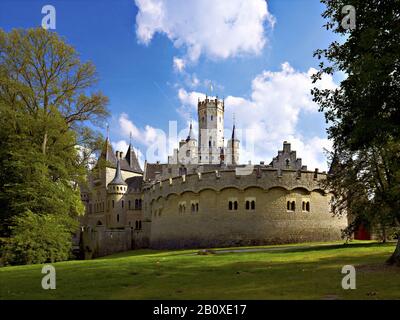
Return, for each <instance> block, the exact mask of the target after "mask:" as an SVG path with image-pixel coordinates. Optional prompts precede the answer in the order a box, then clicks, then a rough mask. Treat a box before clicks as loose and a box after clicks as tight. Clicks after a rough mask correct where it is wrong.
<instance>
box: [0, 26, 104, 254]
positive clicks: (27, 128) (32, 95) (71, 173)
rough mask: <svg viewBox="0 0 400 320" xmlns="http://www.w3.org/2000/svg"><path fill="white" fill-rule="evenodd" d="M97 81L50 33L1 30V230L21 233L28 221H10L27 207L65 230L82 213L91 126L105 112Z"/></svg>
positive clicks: (94, 142) (92, 143)
mask: <svg viewBox="0 0 400 320" xmlns="http://www.w3.org/2000/svg"><path fill="white" fill-rule="evenodd" d="M96 81H97V78H96V73H95V69H94V67H93V65H92V64H90V63H82V62H80V60H79V58H78V55H77V53H76V52H75V50H74V49H73V48H72V47H71V46H69V45H67V44H66V43H64V41H63V40H62V39H61V38H60V37H59V36H58V35H57V34H56V33H52V32H49V31H46V30H43V29H41V28H39V29H29V30H13V31H11V32H10V33H5V32H4V31H2V30H0V161H1V168H0V181H1V185H0V236H5V237H10V236H11V237H13V238H16V237H18V236H21V237H22V236H23V235H21V234H18V233H19V232H27V231H28V230H29V226H28V227H27V228H14V227H15V226H16V225H17V223H21V220H18V219H17V217H18V216H23V215H24V216H25V215H26V213H27V212H31V213H32V214H34V215H37V216H38V218H37V219H45V217H47V216H51V219H50V220H49V219H47V220H43V221H51V224H53V225H54V224H56V223H59V224H61V225H62V226H61V227H63V228H66V230H70V228H69V227H68V226H69V225H71V224H72V221H73V220H74V221H76V217H77V216H78V215H79V214H82V213H83V210H84V207H83V205H82V202H81V200H80V191H79V184H82V183H84V181H85V178H86V173H87V165H86V164H87V160H88V158H89V157H90V154H91V153H92V152H93V151H94V150H93V148H94V149H96V148H98V147H99V135H98V134H97V133H96V132H95V131H94V129H93V128H95V126H96V125H99V124H100V123H101V121H102V120H104V119H105V117H106V116H107V115H108V111H107V109H106V104H107V102H108V99H107V98H106V97H105V96H103V95H102V94H101V93H100V92H95V93H90V90H91V88H92V87H93V86H94V85H95V84H96ZM82 149H83V150H84V152H82ZM39 217H41V218H39ZM71 219H72V220H71ZM25 221H28V223H31V222H32V223H33V222H34V221H39V220H32V219H26V220H25ZM49 223H50V222H49ZM14 248H15V247H14Z"/></svg>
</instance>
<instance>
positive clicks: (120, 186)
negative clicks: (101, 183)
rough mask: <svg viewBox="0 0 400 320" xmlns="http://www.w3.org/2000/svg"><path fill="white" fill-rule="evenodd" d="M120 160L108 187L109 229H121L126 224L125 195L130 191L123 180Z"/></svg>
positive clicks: (107, 219) (107, 221) (118, 159)
mask: <svg viewBox="0 0 400 320" xmlns="http://www.w3.org/2000/svg"><path fill="white" fill-rule="evenodd" d="M117 153H118V152H117ZM120 160H121V159H120V158H117V170H115V176H114V179H113V180H112V181H111V182H110V183H109V184H108V185H107V216H106V224H107V227H109V228H120V227H123V226H124V224H125V203H124V195H125V193H126V192H127V190H128V185H127V184H126V182H125V180H124V179H123V178H122V174H121V164H120Z"/></svg>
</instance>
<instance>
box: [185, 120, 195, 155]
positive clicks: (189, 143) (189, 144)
mask: <svg viewBox="0 0 400 320" xmlns="http://www.w3.org/2000/svg"><path fill="white" fill-rule="evenodd" d="M185 152H186V154H185V156H186V160H187V162H188V163H195V162H196V160H197V140H196V138H195V137H194V134H193V127H192V123H190V127H189V134H188V136H187V138H186V150H185Z"/></svg>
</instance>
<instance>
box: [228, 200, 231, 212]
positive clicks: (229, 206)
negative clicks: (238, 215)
mask: <svg viewBox="0 0 400 320" xmlns="http://www.w3.org/2000/svg"><path fill="white" fill-rule="evenodd" d="M228 208H229V210H232V201H229V205H228Z"/></svg>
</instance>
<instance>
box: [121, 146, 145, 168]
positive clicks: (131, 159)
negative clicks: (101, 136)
mask: <svg viewBox="0 0 400 320" xmlns="http://www.w3.org/2000/svg"><path fill="white" fill-rule="evenodd" d="M125 160H126V161H127V162H128V165H129V168H131V169H132V170H133V171H134V172H138V173H143V170H142V168H140V165H139V161H138V159H137V157H136V153H135V150H133V147H132V144H131V143H130V144H129V148H128V151H127V152H126V156H125Z"/></svg>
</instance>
